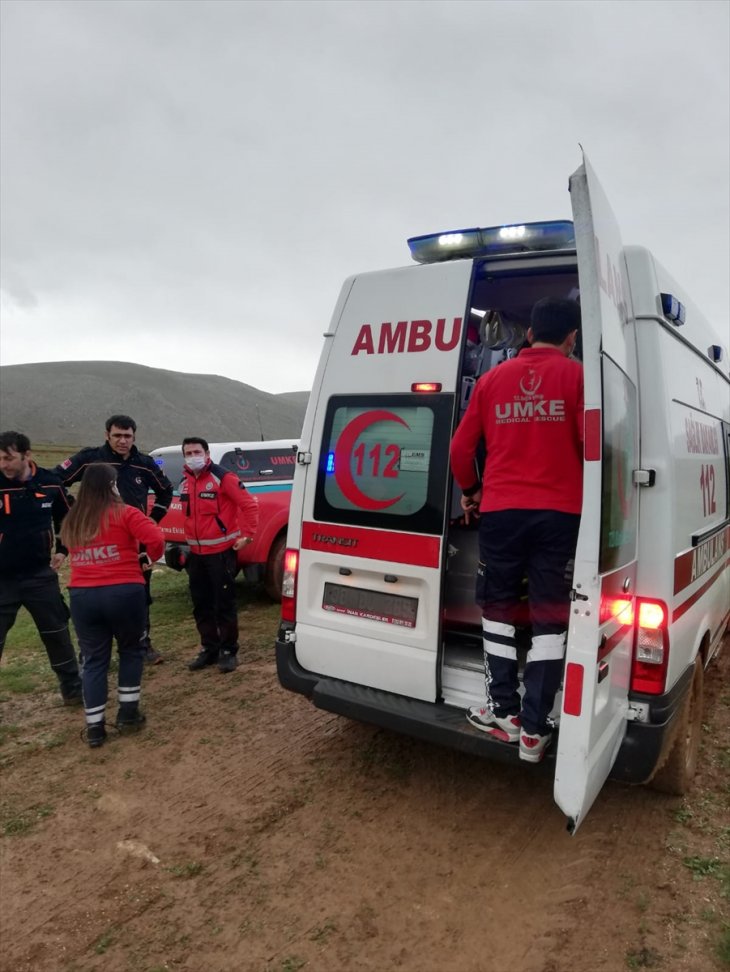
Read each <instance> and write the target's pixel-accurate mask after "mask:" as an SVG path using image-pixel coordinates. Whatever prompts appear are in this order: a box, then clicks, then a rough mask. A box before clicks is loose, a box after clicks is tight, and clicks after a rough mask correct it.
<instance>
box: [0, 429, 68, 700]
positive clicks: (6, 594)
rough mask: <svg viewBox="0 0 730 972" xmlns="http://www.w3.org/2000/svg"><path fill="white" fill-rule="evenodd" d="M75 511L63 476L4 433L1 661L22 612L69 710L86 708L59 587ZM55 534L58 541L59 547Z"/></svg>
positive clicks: (16, 435) (0, 444)
mask: <svg viewBox="0 0 730 972" xmlns="http://www.w3.org/2000/svg"><path fill="white" fill-rule="evenodd" d="M68 510H69V500H68V496H67V494H66V490H65V489H64V488H63V486H62V485H61V482H60V480H59V478H58V477H57V476H55V475H54V474H53V473H51V472H49V471H48V470H47V469H41V468H40V467H39V466H37V465H36V464H35V462H34V461H33V459H32V457H31V451H30V441H29V439H28V436H27V435H23V433H22V432H1V433H0V657H2V652H3V648H4V646H5V638H6V636H7V633H8V631H9V630H10V629H11V628H12V626H13V625H14V624H15V619H16V617H17V615H18V611H19V610H20V608H21V607H25V608H26V609H27V611H28V613H29V614H30V616H31V617H32V618H33V621H34V622H35V626H36V628H37V629H38V634H39V635H40V637H41V641H42V642H43V644H44V645H45V648H46V652H47V653H48V660H49V662H50V663H51V668H52V669H53V671H54V672H55V673H56V677H57V678H58V681H59V685H60V688H61V696H62V698H63V701H64V703H65V704H67V705H74V704H76V703H80V702H81V679H80V677H79V666H78V663H77V661H76V654H75V652H74V649H73V644H72V643H71V636H70V634H69V630H68V617H69V615H68V609H67V607H66V603H65V601H64V600H63V596H62V594H61V589H60V587H59V584H58V575H57V571H58V568H59V567H60V566H61V564H62V563H63V561H64V559H65V557H66V553H67V551H66V548H65V547H64V546H63V545H62V544H61V542H60V540H58V539H57V535H58V531H59V529H60V526H61V521H62V519H63V518H64V516H65V515H66V513H67V512H68ZM54 534H55V535H56V539H55V541H54Z"/></svg>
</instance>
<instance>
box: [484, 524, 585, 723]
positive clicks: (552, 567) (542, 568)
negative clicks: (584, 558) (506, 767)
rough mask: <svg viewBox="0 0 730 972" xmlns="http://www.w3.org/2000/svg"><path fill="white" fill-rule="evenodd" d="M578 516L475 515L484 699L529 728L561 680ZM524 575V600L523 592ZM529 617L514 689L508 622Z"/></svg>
mask: <svg viewBox="0 0 730 972" xmlns="http://www.w3.org/2000/svg"><path fill="white" fill-rule="evenodd" d="M579 526H580V516H578V515H577V514H572V513H559V512H557V511H555V510H500V511H498V512H495V513H483V514H482V517H481V520H480V522H479V557H480V565H479V584H478V587H479V589H478V591H477V600H478V601H479V603H481V604H482V614H483V621H482V626H483V633H484V663H485V671H486V681H487V703H488V705H489V707H490V708H491V709H492V710H493V711H494V713H495V714H496V715H499V716H506V715H517V714H518V713H520V709H521V719H522V725H523V726H524V728H525V730H526V731H527V732H529V733H540V734H541V735H542V734H545V733H546V732H547V731H548V729H549V726H548V715H549V713H550V710H551V709H552V707H553V703H554V701H555V694H556V692H557V691H558V689H559V688H560V680H561V678H562V674H563V658H564V654H565V637H566V632H567V628H568V617H569V612H570V590H571V586H572V582H573V567H574V557H575V546H576V542H577V540H578V528H579ZM525 577H526V578H527V605H526V606H525V604H524V601H523V600H522V593H523V580H524V578H525ZM528 621H529V623H530V624H531V625H532V647H531V648H530V650H529V651H528V653H527V663H526V665H525V671H524V674H523V686H524V697H523V699H522V703H521V704H520V697H519V693H518V687H519V681H518V666H517V645H516V641H515V627H517V626H519V625H523V624H526V623H528Z"/></svg>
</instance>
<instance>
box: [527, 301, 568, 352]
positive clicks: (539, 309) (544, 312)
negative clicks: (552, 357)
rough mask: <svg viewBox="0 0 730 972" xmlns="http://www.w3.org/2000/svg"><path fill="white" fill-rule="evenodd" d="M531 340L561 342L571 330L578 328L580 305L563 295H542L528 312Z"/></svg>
mask: <svg viewBox="0 0 730 972" xmlns="http://www.w3.org/2000/svg"><path fill="white" fill-rule="evenodd" d="M530 326H531V327H532V336H533V340H535V341H541V342H544V343H545V344H555V345H559V344H562V343H563V341H564V340H565V339H566V338H567V336H568V335H569V334H570V333H572V332H573V331H577V330H579V329H580V306H579V305H578V304H577V303H576V302H575V301H574V300H566V299H565V298H564V297H543V298H542V300H538V302H537V303H536V304H535V306H534V307H533V308H532V313H531V314H530Z"/></svg>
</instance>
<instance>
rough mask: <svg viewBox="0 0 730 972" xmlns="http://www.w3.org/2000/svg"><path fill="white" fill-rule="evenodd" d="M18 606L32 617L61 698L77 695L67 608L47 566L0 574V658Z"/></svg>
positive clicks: (76, 671) (55, 580) (55, 577)
mask: <svg viewBox="0 0 730 972" xmlns="http://www.w3.org/2000/svg"><path fill="white" fill-rule="evenodd" d="M21 607H24V608H26V610H27V611H28V613H29V614H30V616H31V617H32V618H33V621H34V623H35V626H36V628H37V629H38V634H39V635H40V638H41V641H42V642H43V644H44V646H45V649H46V652H47V654H48V661H49V662H50V663H51V668H52V669H53V671H54V672H55V673H56V677H57V678H58V681H59V683H60V685H61V693H62V695H64V696H69V695H76V694H77V693H78V690H79V688H80V686H81V680H80V678H79V666H78V664H77V662H76V654H75V653H74V648H73V645H72V643H71V635H70V634H69V630H68V617H69V614H68V608H67V607H66V602H65V601H64V599H63V595H62V594H61V588H60V587H59V585H58V575H57V574H56V572H55V571H54V570H52V569H51V568H50V566H49V567H40V568H39V569H38V570H36V571H34V572H33V573H31V574H23V575H21V576H12V577H10V576H8V575H6V574H1V575H0V657H2V653H3V648H4V646H5V638H6V636H7V633H8V631H10V629H11V628H12V626H13V625H14V624H15V619H16V617H17V615H18V611H19V610H20V608H21Z"/></svg>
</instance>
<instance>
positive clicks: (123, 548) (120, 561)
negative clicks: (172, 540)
mask: <svg viewBox="0 0 730 972" xmlns="http://www.w3.org/2000/svg"><path fill="white" fill-rule="evenodd" d="M61 535H62V538H63V543H64V545H65V546H66V547H68V551H69V560H70V562H71V580H70V582H69V593H70V599H71V618H72V620H73V623H74V628H75V629H76V637H77V639H78V643H79V654H80V656H81V661H82V672H81V680H82V687H83V695H84V711H85V715H86V740H87V742H88V744H89V746H91V747H92V748H96V747H97V746H101V745H103V743H104V742H105V740H106V737H107V733H106V724H105V715H104V713H105V708H106V701H107V694H108V686H107V673H108V671H109V662H110V661H111V653H112V640H113V639H116V642H117V650H118V652H119V684H118V693H119V709H118V712H117V717H116V727H117V729H118V730H119V731H120V732H124V731H130V730H137V729H139V728H140V726H142V725H143V724H144V722H145V716H144V715H143V713H142V712H140V709H139V697H140V687H141V682H142V669H143V667H144V642H143V639H144V636H145V627H146V617H147V604H146V597H145V584H144V575H143V571H144V570H151V569H152V563H153V562H154V561H155V560H157V559H158V558H159V557H161V556H162V552H163V550H164V546H165V543H164V540H163V537H162V531H161V530H160V528H159V527H158V526H157V524H156V523H154V522H153V521H152V520H151V519H150V518H149V517H147V516H145V515H144V513H142V512H141V511H140V510H137V509H135V508H134V507H132V506H126V505H125V503H124V501H123V500H122V499H121V497H120V495H119V490H118V489H117V474H116V471H115V469H114V467H113V466H110V465H107V464H106V463H94V464H93V465H91V466H89V468H88V469H87V470H86V472H85V473H84V478H83V479H82V481H81V487H80V489H79V494H78V497H77V499H76V502H75V503H74V505H73V506H72V507H71V510H70V512H69V513H68V515H67V516H66V518H65V520H64V522H63V527H62V534H61ZM140 544H144V547H145V549H146V551H147V552H146V553H143V554H140V551H139V545H140Z"/></svg>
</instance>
